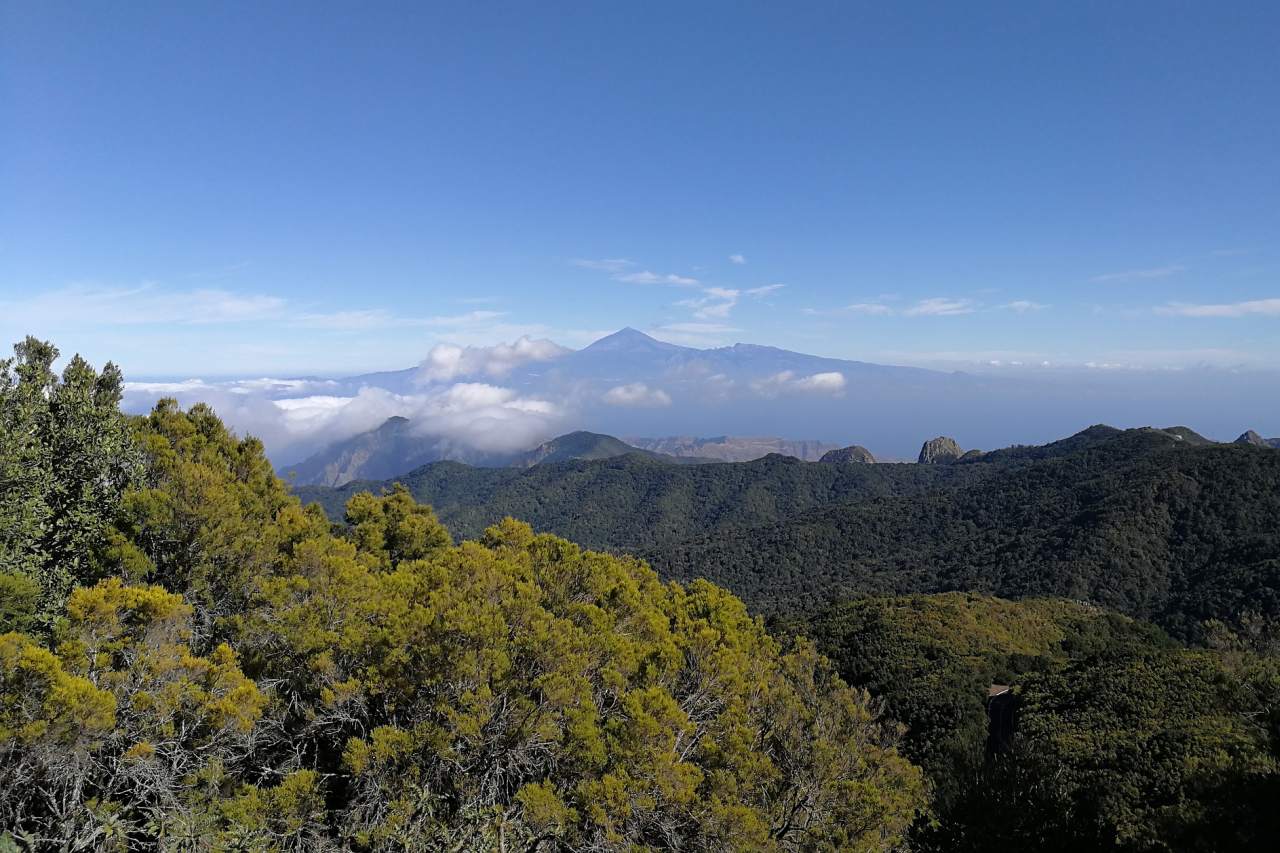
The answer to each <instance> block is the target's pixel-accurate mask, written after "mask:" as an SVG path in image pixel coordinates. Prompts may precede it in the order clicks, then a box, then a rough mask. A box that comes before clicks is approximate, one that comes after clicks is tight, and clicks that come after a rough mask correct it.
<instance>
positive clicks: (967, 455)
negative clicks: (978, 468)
mask: <svg viewBox="0 0 1280 853" xmlns="http://www.w3.org/2000/svg"><path fill="white" fill-rule="evenodd" d="M986 455H987V454H986V452H985V451H982V450H978V449H977V448H974V449H973V450H966V451H965V452H964V455H963V456H961V457H960V460H961V461H962V462H963V461H964V460H966V459H981V458H982V457H983V456H986Z"/></svg>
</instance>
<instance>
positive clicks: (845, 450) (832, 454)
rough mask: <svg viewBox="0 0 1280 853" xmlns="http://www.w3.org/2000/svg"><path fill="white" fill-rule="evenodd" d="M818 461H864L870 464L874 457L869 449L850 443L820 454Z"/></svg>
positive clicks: (841, 462)
mask: <svg viewBox="0 0 1280 853" xmlns="http://www.w3.org/2000/svg"><path fill="white" fill-rule="evenodd" d="M818 461H819V462H827V463H832V464H837V465H848V464H850V463H866V464H871V463H873V462H875V461H876V458H875V457H874V456H872V455H871V451H870V450H867V449H866V448H865V447H863V446H861V445H858V444H851V445H849V446H848V447H842V448H840V449H839V450H831V451H828V452H827V453H824V454H822V458H821V459H819V460H818Z"/></svg>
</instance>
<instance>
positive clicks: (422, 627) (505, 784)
mask: <svg viewBox="0 0 1280 853" xmlns="http://www.w3.org/2000/svg"><path fill="white" fill-rule="evenodd" d="M364 503H366V504H367V503H368V502H367V501H365V502H364ZM353 516H354V517H358V516H355V514H353ZM364 541H366V542H369V541H372V542H375V543H376V542H377V540H376V538H375V539H372V540H369V539H366V540H364ZM376 551H377V552H378V560H377V561H376V562H371V561H369V560H365V559H362V555H361V553H360V552H358V551H357V550H356V549H355V548H353V547H352V546H350V545H344V544H342V543H334V542H325V541H317V542H308V543H303V544H302V545H300V546H299V548H298V549H297V550H296V553H295V557H294V562H293V568H294V569H296V573H293V574H285V575H282V576H280V577H277V578H275V579H272V580H270V581H267V582H265V583H263V584H262V585H261V587H260V593H259V597H258V598H257V599H256V600H255V602H254V605H253V608H252V610H253V613H254V616H253V621H251V622H250V623H248V624H246V625H245V628H244V647H245V649H246V653H247V654H250V656H251V658H252V660H253V662H254V666H255V667H260V668H261V669H262V670H263V672H264V674H267V675H268V677H271V678H274V677H276V676H277V675H278V677H279V678H280V684H281V685H282V689H283V690H285V691H287V701H288V704H289V705H290V706H291V707H294V708H300V709H302V710H301V713H300V717H301V720H304V721H305V724H304V725H305V729H306V733H307V735H308V736H311V737H315V738H316V739H317V742H316V745H315V747H314V748H315V749H316V750H317V751H318V752H320V753H323V752H325V750H326V749H332V750H334V751H339V750H340V753H341V760H340V769H341V771H342V772H343V773H344V774H347V775H348V777H349V778H348V780H347V782H346V785H347V790H348V792H349V796H350V802H349V804H348V810H347V814H346V816H345V818H344V820H343V821H342V824H343V826H344V827H346V828H347V830H348V832H349V833H350V838H351V840H353V841H355V842H358V843H360V844H364V845H370V846H374V847H379V848H381V847H385V846H395V845H404V844H410V845H412V844H414V843H415V839H416V840H417V841H416V843H427V842H425V841H424V840H425V839H429V840H430V843H429V844H428V845H427V846H431V845H433V844H439V845H443V844H446V843H447V844H462V845H464V846H468V845H473V844H481V843H482V842H481V839H483V838H489V837H490V836H492V837H494V838H507V839H509V840H511V839H525V840H526V841H529V840H532V839H534V838H536V837H541V836H547V837H548V838H555V839H557V840H559V841H560V842H561V843H563V844H565V845H567V846H569V847H570V848H572V849H576V848H577V847H580V846H581V847H590V846H593V845H604V846H605V847H613V846H617V847H625V846H627V845H630V844H671V845H694V846H698V845H712V846H714V845H730V846H733V845H737V846H739V847H740V848H742V849H746V848H750V847H753V846H754V847H757V848H759V849H775V848H791V847H796V846H815V845H816V846H819V847H820V846H822V845H823V844H830V845H835V846H838V847H842V848H857V847H858V846H867V847H868V849H878V848H879V845H881V844H882V843H883V842H884V839H885V838H886V837H887V838H893V837H896V836H897V835H898V834H900V833H901V832H902V831H903V830H904V829H905V827H906V826H907V825H908V824H909V822H910V820H911V818H912V817H913V815H914V813H915V811H916V809H917V808H918V807H919V805H920V801H921V795H922V783H921V779H920V776H919V773H918V771H916V770H915V768H913V767H911V766H910V765H909V764H908V763H907V762H906V761H904V760H903V759H902V758H900V757H899V756H898V755H897V754H896V752H895V751H894V749H893V747H892V742H893V737H892V733H891V732H886V731H885V730H884V729H882V728H881V727H880V726H879V725H878V724H877V723H876V721H875V719H874V717H873V714H872V712H871V710H870V708H869V707H868V701H867V698H866V697H865V695H863V694H860V693H856V692H854V691H851V690H849V689H848V688H846V687H845V686H844V685H843V684H842V683H840V681H839V680H838V679H837V678H836V677H835V676H834V674H833V673H832V672H831V670H830V668H829V667H828V665H827V664H826V662H825V661H824V660H823V659H821V658H820V657H819V656H818V655H817V654H816V653H815V652H814V651H813V649H812V648H811V647H810V646H808V645H806V644H800V645H798V647H797V648H796V649H795V650H793V651H791V652H790V653H784V652H783V651H782V650H781V649H780V647H779V646H778V644H777V642H776V641H774V640H773V639H772V638H770V637H769V636H768V634H767V633H766V632H765V631H764V630H763V628H762V626H761V625H760V623H759V622H758V621H757V620H755V619H753V618H751V617H750V616H749V615H748V614H747V612H746V609H745V608H744V607H743V605H742V603H741V602H740V601H738V600H737V599H736V598H734V597H733V596H732V595H730V594H729V593H727V592H725V591H724V590H721V589H719V588H717V587H715V586H713V585H711V584H708V583H705V582H698V583H694V584H693V585H691V586H690V587H688V588H684V587H681V586H679V585H676V584H663V583H661V582H660V581H659V580H658V578H657V576H656V575H655V574H654V573H653V572H652V571H651V570H650V569H648V567H646V566H645V565H644V564H642V563H640V562H638V561H636V560H632V559H627V558H617V557H611V556H607V555H603V554H596V553H592V552H588V551H583V550H581V549H579V548H578V547H576V546H574V545H573V544H571V543H569V542H566V541H564V540H562V539H558V538H556V537H552V536H546V535H542V536H537V535H534V533H533V532H532V530H531V529H530V528H529V527H528V526H527V525H524V524H520V523H518V522H514V521H510V520H508V521H506V522H504V523H503V524H501V525H498V526H497V527H494V528H492V529H490V530H489V531H488V533H486V535H485V537H484V539H483V541H482V542H480V543H474V542H466V543H462V544H461V545H459V546H456V547H443V546H438V547H436V548H435V549H434V550H433V551H432V552H431V554H430V556H429V557H427V558H426V559H417V560H412V559H411V560H404V561H402V562H400V563H399V565H398V566H397V567H396V568H395V569H394V570H385V569H384V568H382V567H383V566H385V564H386V563H385V560H383V559H382V556H381V552H382V551H383V548H381V547H376ZM281 698H282V699H283V698H285V694H282V697H281ZM340 731H347V732H349V734H348V735H347V736H346V737H345V739H341V738H338V737H337V736H336V735H337V733H338V732H340ZM362 732H363V734H362ZM855 818H856V821H855V820H854V819H855ZM851 827H852V828H851ZM857 827H873V829H868V830H867V831H865V832H864V831H863V830H861V829H857Z"/></svg>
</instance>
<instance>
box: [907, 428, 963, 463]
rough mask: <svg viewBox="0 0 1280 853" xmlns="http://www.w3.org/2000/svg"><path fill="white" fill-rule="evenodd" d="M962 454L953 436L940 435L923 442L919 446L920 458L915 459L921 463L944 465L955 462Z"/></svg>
mask: <svg viewBox="0 0 1280 853" xmlns="http://www.w3.org/2000/svg"><path fill="white" fill-rule="evenodd" d="M963 454H964V451H963V450H961V449H960V445H959V444H956V440H955V439H954V438H949V437H947V436H945V435H940V436H938V437H937V438H931V439H929V440H928V441H926V442H925V443H924V447H921V448H920V458H919V459H917V460H916V461H917V462H919V463H920V464H921V465H946V464H947V463H949V462H955V461H956V460H957V459H959V458H960V457H961V456H962V455H963Z"/></svg>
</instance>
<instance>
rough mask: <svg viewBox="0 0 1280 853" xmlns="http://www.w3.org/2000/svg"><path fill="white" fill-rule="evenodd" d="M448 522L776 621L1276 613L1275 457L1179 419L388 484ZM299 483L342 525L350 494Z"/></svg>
mask: <svg viewBox="0 0 1280 853" xmlns="http://www.w3.org/2000/svg"><path fill="white" fill-rule="evenodd" d="M399 481H400V482H403V483H404V484H405V485H406V486H407V487H408V488H409V490H410V491H411V492H412V493H413V494H414V496H415V497H416V498H417V499H418V500H420V501H423V502H426V503H431V504H432V505H433V506H434V507H436V508H437V511H438V512H439V513H440V515H441V517H442V519H444V520H445V521H446V522H447V523H448V524H449V525H450V526H451V528H452V529H455V530H458V531H461V532H462V533H463V534H464V535H476V534H478V533H479V531H481V530H483V528H484V527H485V526H486V525H488V524H492V523H493V522H495V521H497V520H499V519H501V518H502V517H503V516H506V515H512V516H515V517H518V518H522V519H526V520H528V521H529V522H530V523H531V524H533V526H534V527H535V528H536V529H539V530H547V531H550V532H554V533H557V534H559V535H563V536H567V537H570V538H572V539H575V540H578V541H582V542H584V543H585V544H588V545H590V546H591V547H596V548H602V549H607V550H612V551H619V552H626V551H632V552H639V553H641V554H643V555H644V556H645V557H646V558H647V559H649V560H650V562H651V563H652V564H653V565H654V567H655V568H657V569H658V570H659V572H661V573H663V574H664V575H667V576H670V577H674V578H680V579H691V578H696V577H705V578H709V579H711V580H714V581H715V582H717V583H720V584H723V585H725V586H727V587H729V588H730V589H733V590H734V591H735V592H736V593H737V594H739V595H741V596H743V597H744V598H745V599H746V600H747V601H748V603H749V604H751V605H752V606H754V607H756V608H758V609H760V610H762V611H765V612H780V611H788V610H794V609H797V608H809V607H814V606H821V605H822V604H823V603H824V602H826V601H829V600H831V599H832V598H833V597H839V596H842V595H847V594H851V593H865V592H880V593H886V592H890V593H904V592H929V591H944V590H976V591H983V592H990V593H994V594H998V595H1003V596H1008V597H1026V596H1045V595H1053V596H1064V597H1068V598H1075V599H1081V600H1085V601H1090V602H1093V603H1096V604H1101V605H1104V606H1107V607H1111V608H1115V609H1116V610H1119V611H1121V612H1124V613H1128V614H1130V615H1134V616H1138V617H1140V618H1144V619H1152V620H1155V621H1157V622H1159V623H1160V624H1161V625H1164V626H1165V627H1166V628H1167V629H1168V630H1170V631H1172V632H1174V633H1175V634H1177V635H1179V636H1193V635H1194V634H1195V632H1196V631H1197V630H1198V628H1197V625H1198V623H1199V622H1201V621H1203V620H1205V619H1209V618H1220V619H1225V620H1228V621H1238V619H1239V617H1240V615H1241V614H1243V613H1247V612H1256V613H1260V614H1266V615H1275V614H1278V613H1280V524H1278V523H1277V519H1280V453H1276V452H1274V451H1273V450H1270V449H1267V448H1257V447H1250V446H1246V445H1235V444H1232V445H1223V444H1215V443H1213V442H1210V441H1208V440H1206V439H1204V438H1202V437H1200V436H1198V435H1196V434H1195V433H1194V432H1192V431H1190V430H1187V429H1185V428H1181V427H1175V428H1170V429H1165V430H1155V429H1141V430H1124V431H1122V430H1116V429H1112V428H1109V427H1101V426H1099V427H1092V428H1090V429H1088V430H1085V431H1083V432H1081V433H1079V434H1077V435H1074V436H1071V437H1070V438H1067V439H1064V440H1062V441H1059V442H1055V443H1053V444H1048V445H1044V446H1037V447H1016V448H1009V449H1006V450H999V451H994V452H991V453H987V454H984V455H982V456H980V457H976V458H972V459H968V460H964V461H960V462H955V463H951V464H945V465H903V464H880V465H824V464H816V463H805V462H800V461H799V460H796V459H790V458H787V457H781V456H770V457H767V458H765V459H761V460H757V461H754V462H749V463H736V464H727V463H726V464H718V465H702V466H691V467H672V466H666V465H660V464H655V463H653V462H651V461H647V460H644V459H641V458H636V457H619V458H616V459H611V460H604V461H579V462H570V463H563V464H556V465H546V466H539V467H537V468H534V469H530V470H527V471H510V470H489V469H477V468H470V467H468V466H464V465H459V464H455V463H441V464H435V465H428V466H425V467H423V468H420V469H418V470H416V471H414V472H411V473H410V474H409V475H407V476H405V477H402V478H400V479H399ZM389 486H390V483H387V482H383V483H353V484H351V485H349V486H347V487H346V488H344V489H340V490H328V489H306V488H304V489H299V493H300V494H301V496H302V498H303V500H304V501H318V502H320V503H321V504H322V505H323V506H324V507H325V508H326V511H327V512H328V513H329V515H330V517H331V518H334V519H340V518H341V511H342V509H341V508H342V505H343V503H344V502H345V501H346V500H347V499H348V498H349V497H350V496H351V495H352V494H355V493H356V492H358V491H360V490H363V489H372V490H373V491H375V492H377V491H381V490H385V489H387V488H389Z"/></svg>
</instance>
